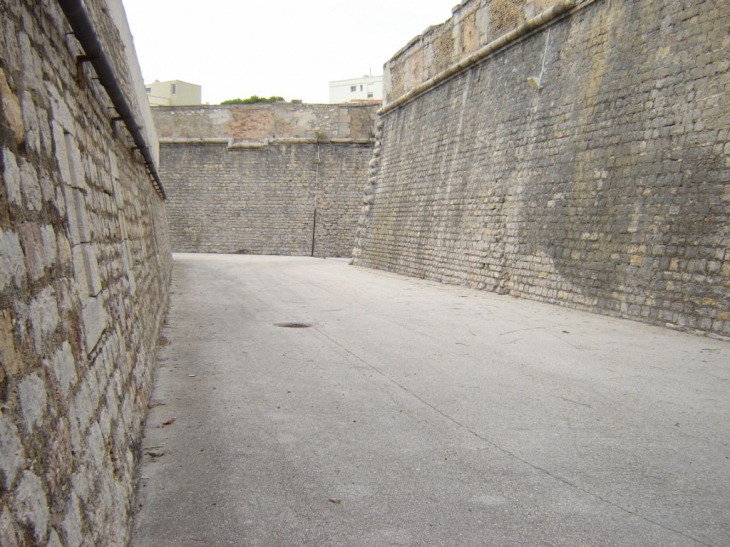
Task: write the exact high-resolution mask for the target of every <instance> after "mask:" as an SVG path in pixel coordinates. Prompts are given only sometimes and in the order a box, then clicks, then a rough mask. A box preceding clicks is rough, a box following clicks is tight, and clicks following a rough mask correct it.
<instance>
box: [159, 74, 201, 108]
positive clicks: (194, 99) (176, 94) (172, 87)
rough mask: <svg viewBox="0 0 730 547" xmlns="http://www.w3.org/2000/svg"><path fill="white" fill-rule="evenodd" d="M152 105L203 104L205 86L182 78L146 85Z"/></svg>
mask: <svg viewBox="0 0 730 547" xmlns="http://www.w3.org/2000/svg"><path fill="white" fill-rule="evenodd" d="M145 89H146V90H147V98H149V100H150V104H151V105H152V106H194V105H198V104H201V97H202V91H203V88H202V87H201V86H199V85H195V84H190V83H188V82H183V81H180V80H170V81H168V82H160V81H159V80H155V83H153V84H147V85H145Z"/></svg>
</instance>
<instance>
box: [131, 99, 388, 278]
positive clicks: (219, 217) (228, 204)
mask: <svg viewBox="0 0 730 547" xmlns="http://www.w3.org/2000/svg"><path fill="white" fill-rule="evenodd" d="M375 108H376V107H373V106H348V107H342V106H339V105H302V104H290V103H277V104H273V105H264V106H258V107H256V106H253V107H169V108H168V107H165V108H156V109H154V115H155V120H156V121H157V123H158V124H159V126H160V133H161V135H165V136H166V137H167V136H169V137H170V139H172V140H167V141H163V144H162V147H161V155H162V158H163V161H162V175H163V177H164V178H165V180H166V181H167V187H166V188H167V192H168V201H167V214H168V218H169V221H170V227H171V238H172V246H173V249H174V250H176V251H187V252H217V253H245V254H286V255H310V254H312V253H314V255H315V256H349V254H350V252H351V251H352V244H353V239H354V234H355V227H356V224H357V218H358V212H359V209H360V201H361V199H362V186H363V181H364V180H365V178H366V169H367V163H368V161H369V158H370V153H371V150H372V143H371V142H370V140H369V139H370V137H371V135H372V133H373V129H374V127H373V124H374V113H375ZM342 110H346V111H347V112H348V114H347V116H345V117H344V118H343V116H341V115H340V111H342ZM345 118H346V120H347V123H344V122H339V121H338V120H340V119H345ZM343 132H344V133H346V134H347V135H346V136H348V138H350V139H361V140H362V141H363V142H351V140H350V141H348V140H347V139H343V140H342V141H339V140H338V141H336V142H332V140H331V139H332V138H339V137H342V135H343ZM213 138H216V139H218V141H222V142H203V141H202V140H199V141H198V142H194V141H193V139H213ZM287 138H288V139H289V140H286V139H287ZM175 139H177V140H175ZM185 139H188V140H185ZM229 139H230V141H231V142H232V141H234V140H241V139H244V140H246V142H243V143H233V144H232V145H231V144H230V143H228V141H229ZM250 139H258V140H256V141H251V140H250ZM296 139H304V141H297V140H296ZM306 139H309V140H306ZM317 141H319V142H317ZM226 143H228V144H226ZM315 207H316V214H315ZM130 279H132V278H130Z"/></svg>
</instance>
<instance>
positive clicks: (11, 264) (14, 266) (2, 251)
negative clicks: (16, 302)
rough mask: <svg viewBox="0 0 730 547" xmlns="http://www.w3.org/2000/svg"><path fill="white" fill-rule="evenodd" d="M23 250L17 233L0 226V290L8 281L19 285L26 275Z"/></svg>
mask: <svg viewBox="0 0 730 547" xmlns="http://www.w3.org/2000/svg"><path fill="white" fill-rule="evenodd" d="M24 258H25V257H24V255H23V250H22V248H21V246H20V238H19V236H18V234H17V233H15V232H10V231H4V230H3V229H2V228H0V291H3V290H5V287H7V286H8V284H9V283H10V282H14V283H15V286H16V287H20V286H21V285H22V284H23V282H24V278H25V275H26V270H25V260H24Z"/></svg>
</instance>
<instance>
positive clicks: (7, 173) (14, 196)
mask: <svg viewBox="0 0 730 547" xmlns="http://www.w3.org/2000/svg"><path fill="white" fill-rule="evenodd" d="M2 156H3V162H2V164H3V180H4V181H5V192H6V193H7V196H8V202H10V203H11V204H13V205H17V206H18V207H22V206H23V194H22V191H21V185H22V180H21V176H20V168H19V167H18V159H17V157H16V156H15V154H14V153H13V152H11V151H10V150H9V149H8V148H3V149H2Z"/></svg>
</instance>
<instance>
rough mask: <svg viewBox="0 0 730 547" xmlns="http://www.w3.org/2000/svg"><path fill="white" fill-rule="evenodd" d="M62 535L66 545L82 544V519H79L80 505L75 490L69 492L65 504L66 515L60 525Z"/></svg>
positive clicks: (76, 545)
mask: <svg viewBox="0 0 730 547" xmlns="http://www.w3.org/2000/svg"><path fill="white" fill-rule="evenodd" d="M61 528H62V530H63V535H64V537H65V538H66V547H81V545H82V544H83V538H84V536H83V521H82V519H81V506H80V503H79V498H78V496H77V495H76V493H75V492H71V495H70V497H69V500H68V503H67V504H66V516H65V517H64V519H63V524H62V525H61Z"/></svg>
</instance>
